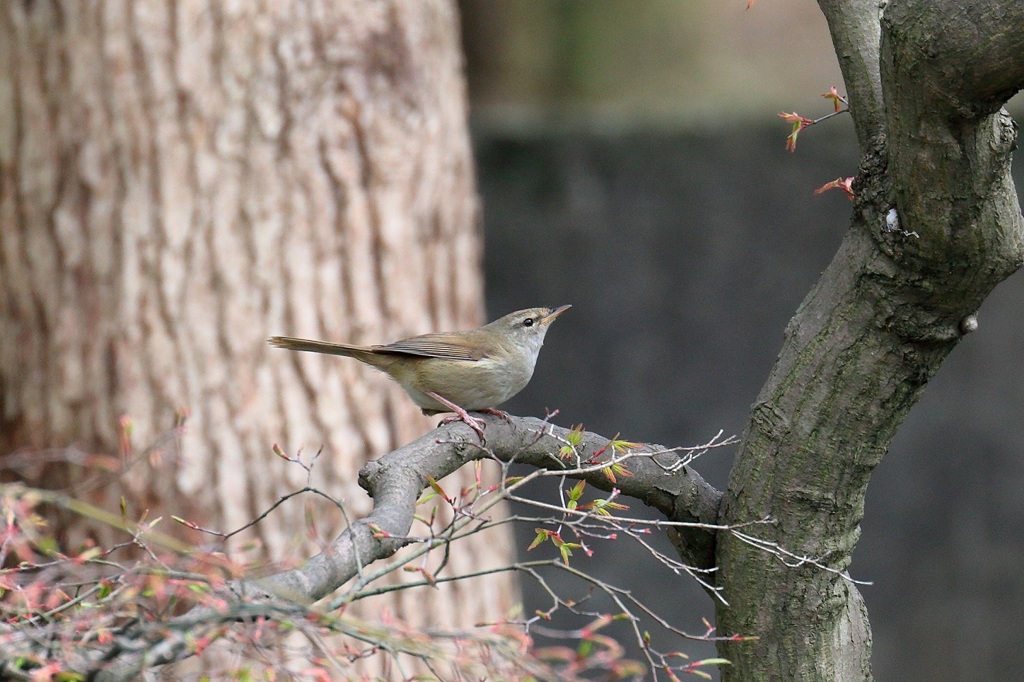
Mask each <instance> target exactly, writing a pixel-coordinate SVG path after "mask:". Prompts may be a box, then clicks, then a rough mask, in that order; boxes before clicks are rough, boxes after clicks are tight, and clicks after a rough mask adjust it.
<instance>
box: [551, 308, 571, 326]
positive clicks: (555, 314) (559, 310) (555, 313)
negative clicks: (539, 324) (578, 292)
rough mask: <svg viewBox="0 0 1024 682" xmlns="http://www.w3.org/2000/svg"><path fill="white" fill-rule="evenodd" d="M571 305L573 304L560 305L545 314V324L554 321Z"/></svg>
mask: <svg viewBox="0 0 1024 682" xmlns="http://www.w3.org/2000/svg"><path fill="white" fill-rule="evenodd" d="M571 307H572V306H571V305H562V306H558V307H557V308H555V309H554V310H552V311H551V312H550V313H548V314H547V315H545V316H544V324H551V323H552V322H554V321H555V318H556V317H558V316H559V315H561V314H562V313H564V312H565V311H566V310H568V309H569V308H571Z"/></svg>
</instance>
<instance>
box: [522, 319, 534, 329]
mask: <svg viewBox="0 0 1024 682" xmlns="http://www.w3.org/2000/svg"><path fill="white" fill-rule="evenodd" d="M523 326H524V327H532V326H533V318H532V317H528V318H526V319H525V320H523Z"/></svg>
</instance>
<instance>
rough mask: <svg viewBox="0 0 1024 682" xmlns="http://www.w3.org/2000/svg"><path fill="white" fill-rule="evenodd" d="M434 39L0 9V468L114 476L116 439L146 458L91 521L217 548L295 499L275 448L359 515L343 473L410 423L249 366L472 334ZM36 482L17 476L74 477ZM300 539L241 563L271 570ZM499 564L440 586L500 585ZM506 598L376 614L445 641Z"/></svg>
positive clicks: (393, 14) (322, 513)
mask: <svg viewBox="0 0 1024 682" xmlns="http://www.w3.org/2000/svg"><path fill="white" fill-rule="evenodd" d="M457 23H458V22H457V17H456V13H455V9H454V7H453V3H451V2H447V1H444V0H431V1H425V2H413V3H408V2H401V1H397V2H368V1H360V2H341V3H338V2H305V1H301V2H300V1H296V2H273V3H265V4H260V3H234V4H231V3H228V4H224V3H219V2H214V3H207V2H190V1H186V0H181V1H179V2H175V1H172V0H167V1H166V2H158V1H156V0H147V1H143V2H127V1H125V2H117V1H112V2H104V3H96V4H89V3H79V2H73V1H71V2H6V3H3V6H2V10H0V164H2V172H3V180H2V185H0V224H2V229H0V453H2V454H4V455H6V454H10V453H12V452H13V451H15V450H18V449H22V450H27V451H29V452H30V453H31V452H37V451H39V450H42V449H45V448H63V447H68V446H73V447H77V448H81V449H83V450H85V451H88V452H111V453H116V452H117V451H118V448H119V432H118V423H119V419H121V417H122V415H127V416H129V417H130V418H131V420H132V422H133V424H134V432H133V436H132V441H133V443H134V452H136V453H137V452H138V451H139V450H140V448H143V447H146V446H148V445H150V444H152V443H160V445H159V447H158V448H157V450H156V451H155V452H154V453H153V456H150V457H149V458H146V459H144V460H143V461H141V462H137V463H136V464H135V465H134V466H133V467H132V468H131V469H130V471H128V472H127V473H126V474H125V475H124V476H122V477H121V478H120V480H119V481H118V482H117V484H115V485H111V486H108V487H106V488H103V489H102V491H94V492H93V499H94V501H100V500H106V504H107V505H111V504H113V509H115V510H116V503H114V502H113V501H114V500H116V499H117V496H119V495H121V494H125V495H126V496H127V497H128V499H129V501H130V511H129V513H130V515H133V516H138V515H141V514H142V512H143V510H145V509H149V510H150V517H151V518H152V517H155V516H157V515H163V516H164V517H167V516H169V515H171V514H177V515H180V516H185V517H187V518H189V519H191V520H194V521H197V522H200V523H202V524H204V525H207V526H211V527H216V528H220V529H225V530H228V529H232V528H235V527H238V526H240V525H242V524H243V523H245V522H246V521H248V520H250V519H252V518H253V517H254V516H255V515H256V514H257V513H259V512H260V511H261V510H263V509H265V508H266V507H268V506H269V505H270V504H271V503H272V502H274V501H275V500H276V499H278V498H279V497H280V496H281V495H282V494H284V493H287V492H289V491H292V490H294V489H296V488H298V487H301V486H302V485H304V484H305V482H306V476H305V472H304V471H302V470H301V469H300V468H299V467H296V466H289V465H288V464H286V463H285V462H284V461H282V460H281V459H279V458H277V457H275V456H273V454H271V452H270V446H271V445H272V444H273V443H274V442H279V443H280V444H281V446H282V447H283V448H284V449H285V450H287V451H289V452H295V451H297V450H299V449H300V448H302V449H304V451H305V452H306V453H308V454H312V453H313V452H315V451H316V450H317V449H319V448H320V447H321V446H322V447H323V449H324V453H325V454H324V456H323V457H321V458H320V459H319V461H318V463H317V465H316V468H315V470H314V472H315V474H314V479H313V483H314V484H315V485H318V486H320V487H322V488H324V489H326V490H328V491H330V492H331V493H332V494H334V495H335V496H337V497H338V498H339V499H342V500H344V501H345V502H346V503H347V504H349V505H350V506H351V512H352V513H354V514H356V515H358V514H361V513H365V512H367V511H368V510H369V508H370V504H369V500H368V499H367V497H366V495H365V494H364V493H363V491H362V490H360V489H359V487H358V485H357V483H356V481H357V472H358V471H359V468H360V467H361V466H362V464H363V463H364V462H365V461H366V460H367V459H369V458H371V457H374V456H378V455H380V454H382V453H384V452H387V451H389V450H391V449H393V448H394V447H395V446H396V445H397V444H399V443H402V442H406V441H408V440H410V439H412V438H413V437H415V436H416V435H418V434H420V433H423V432H424V431H425V430H426V429H427V428H429V426H430V423H431V422H430V421H428V420H427V419H425V418H423V417H422V416H420V415H419V414H418V411H417V410H416V408H415V407H414V406H413V405H412V403H411V402H410V401H408V400H407V398H406V397H405V396H404V394H402V393H401V391H400V389H398V388H397V387H395V386H393V385H391V384H390V383H389V382H388V381H386V379H385V377H383V375H379V374H376V373H374V372H372V371H370V370H368V369H366V368H364V367H362V366H360V365H358V363H355V362H346V361H345V360H339V359H334V358H324V357H318V356H313V355H308V354H295V353H286V352H283V351H278V350H274V349H272V348H270V347H269V346H267V345H266V343H265V341H264V340H265V338H266V337H267V336H268V335H270V334H279V333H286V334H294V335H300V336H309V337H313V338H324V339H337V340H346V341H353V342H360V343H361V342H380V341H387V340H390V339H393V338H396V337H400V336H403V335H409V334H414V333H422V332H426V331H431V330H437V329H449V328H459V327H465V326H473V325H475V324H477V323H479V322H481V311H482V297H481V293H482V281H481V277H480V269H479V262H480V236H479V231H478V225H477V223H478V205H477V199H476V196H475V187H474V181H473V171H472V162H471V154H470V146H469V140H468V135H467V129H466V120H465V114H466V111H465V108H466V101H465V93H464V84H463V80H462V73H461V61H460V53H459V45H458V27H457ZM185 412H187V413H188V419H187V424H186V426H185V428H184V429H183V430H181V431H176V430H175V425H176V424H177V423H178V421H179V419H180V418H181V415H182V414H184V413H185ZM168 434H171V437H170V438H168ZM41 459H42V458H41V457H40V459H39V460H36V461H33V460H32V458H31V457H27V458H26V457H21V458H20V459H18V460H17V461H18V462H21V463H24V462H25V461H28V462H29V463H30V466H29V467H28V468H27V469H26V468H24V467H23V468H22V469H21V470H20V473H21V475H22V476H24V477H26V478H28V479H30V480H31V479H33V478H35V479H38V478H39V477H40V476H43V477H45V478H46V480H47V481H49V482H51V483H53V482H59V483H61V484H70V486H71V487H72V490H74V485H75V481H77V480H80V479H81V478H82V477H83V476H86V475H89V474H90V473H92V472H89V471H83V470H82V469H81V468H79V467H77V466H76V465H74V464H72V465H50V466H49V467H46V468H45V469H44V468H42V467H41V466H37V465H36V464H38V462H39V461H41ZM12 461H13V460H12ZM465 476H467V478H466V481H469V480H471V479H472V472H469V473H467V474H465ZM122 485H123V487H120V486H122ZM453 485H454V484H453ZM456 487H458V486H457V485H456ZM314 515H315V516H316V518H317V522H318V524H319V525H318V531H319V532H320V534H321V536H322V538H323V540H322V541H324V542H326V541H329V540H330V539H331V538H332V537H333V536H334V535H335V534H336V533H337V532H339V531H340V529H341V528H342V525H343V521H342V519H341V518H340V516H339V514H337V512H336V511H335V512H333V513H332V511H331V509H329V508H328V506H327V505H316V506H315V507H314ZM303 518H304V507H303V504H302V503H301V502H297V503H291V504H286V505H285V506H283V507H282V508H281V509H280V510H279V511H277V512H276V513H275V514H273V515H272V516H270V517H269V518H268V519H267V520H265V521H263V522H262V523H260V524H259V525H258V526H257V527H256V528H255V529H254V530H253V532H252V533H249V534H247V535H246V536H245V537H243V538H241V539H242V540H244V541H251V540H256V541H258V542H259V543H260V544H261V546H262V547H263V548H264V553H265V555H266V556H267V557H270V558H272V559H274V560H276V561H282V562H285V563H295V562H298V561H300V560H301V559H302V558H303V557H305V556H308V555H309V553H310V551H311V550H312V549H313V547H312V546H311V545H314V544H316V543H311V542H310V541H309V539H308V537H306V534H305V533H304V532H301V531H297V529H302V528H303V527H304V521H303ZM81 532H82V531H74V530H72V531H71V532H69V536H76V535H81ZM91 532H92V531H91ZM190 539H198V538H197V537H195V536H193V537H191V538H190ZM505 540H506V538H503V537H500V538H499V537H493V536H490V537H488V536H483V537H481V538H479V540H478V544H477V545H476V549H473V548H471V547H469V546H468V545H467V547H466V549H465V550H464V551H460V552H457V553H453V555H452V556H451V561H450V564H449V566H450V567H451V570H454V571H457V572H460V571H463V570H467V569H479V568H483V567H486V566H493V565H496V564H502V563H507V562H508V561H509V560H510V558H511V557H510V554H509V549H508V547H509V543H508V542H505ZM515 595H516V590H515V589H514V587H513V586H512V584H510V582H509V580H508V579H507V578H504V577H500V576H499V577H494V578H489V579H486V580H480V581H476V582H475V583H472V584H469V585H460V584H457V583H456V584H450V585H447V586H445V587H444V588H442V591H441V592H440V593H439V592H437V591H430V590H425V591H420V594H415V593H413V594H406V595H403V596H401V597H396V598H394V601H393V602H392V603H391V605H390V607H389V608H390V609H391V611H392V612H393V613H394V614H395V615H396V616H398V617H404V618H410V619H411V620H412V621H413V622H419V623H423V622H430V623H440V624H445V625H455V624H458V623H472V622H476V621H479V620H485V619H493V618H496V617H498V616H499V615H500V614H502V613H504V612H505V610H506V609H507V608H508V607H509V606H510V605H511V604H512V603H513V601H514V600H515ZM381 608H383V606H382V605H380V604H378V605H375V606H374V607H373V609H374V611H375V612H376V611H379V610H380V609H381Z"/></svg>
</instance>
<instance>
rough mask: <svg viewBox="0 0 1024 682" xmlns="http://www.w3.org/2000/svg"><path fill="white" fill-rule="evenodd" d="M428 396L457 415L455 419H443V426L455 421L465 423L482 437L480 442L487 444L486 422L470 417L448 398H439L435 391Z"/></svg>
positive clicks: (429, 392)
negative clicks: (485, 436)
mask: <svg viewBox="0 0 1024 682" xmlns="http://www.w3.org/2000/svg"><path fill="white" fill-rule="evenodd" d="M426 394H427V395H429V396H430V397H431V398H433V399H434V400H436V401H437V402H439V403H441V404H442V405H444V406H445V407H447V408H448V409H449V410H451V411H452V412H454V413H455V415H456V416H454V417H445V418H444V419H442V420H441V423H442V424H450V423H452V422H455V421H461V422H464V423H465V424H466V426H468V427H469V428H471V429H473V430H474V431H476V432H477V435H479V436H480V442H481V443H483V442H485V438H484V422H483V420H482V419H477V418H476V417H470V416H469V412H466V411H465V410H464V409H462V408H461V407H459V406H458V405H456V404H455V403H453V402H452V401H450V400H448V399H447V398H442V397H441V396H439V395H438V394H437V393H435V392H434V391H427V392H426Z"/></svg>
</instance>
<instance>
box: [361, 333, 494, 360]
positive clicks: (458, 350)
mask: <svg viewBox="0 0 1024 682" xmlns="http://www.w3.org/2000/svg"><path fill="white" fill-rule="evenodd" d="M373 349H374V350H375V351H378V352H382V353H401V354H403V355H418V356H420V357H425V358H443V359H445V360H469V361H472V362H475V361H477V360H482V359H483V358H484V356H485V353H484V352H483V351H482V350H479V349H475V348H467V347H465V345H462V344H458V343H452V339H451V336H449V335H447V334H424V335H423V336H414V337H412V338H411V339H402V340H400V341H395V342H394V343H388V344H385V345H383V346H374V347H373Z"/></svg>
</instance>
